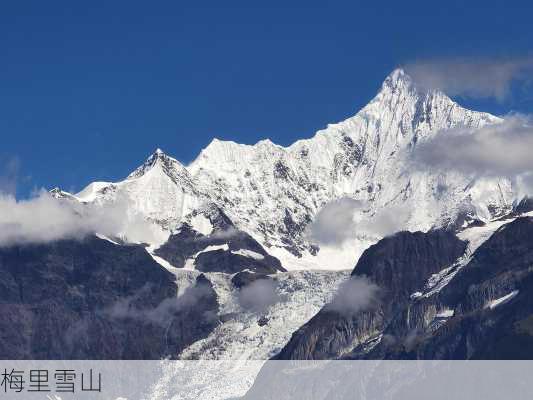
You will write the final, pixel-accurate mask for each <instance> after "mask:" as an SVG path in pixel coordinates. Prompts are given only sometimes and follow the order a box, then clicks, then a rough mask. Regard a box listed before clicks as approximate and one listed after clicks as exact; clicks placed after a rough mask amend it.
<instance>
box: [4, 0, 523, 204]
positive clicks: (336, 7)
mask: <svg viewBox="0 0 533 400" xmlns="http://www.w3.org/2000/svg"><path fill="white" fill-rule="evenodd" d="M9 3H10V4H9ZM254 3H255V4H254ZM287 3H289V2H286V1H285V2H275V1H269V2H251V1H247V2H220V1H219V2H181V1H173V2H135V1H128V2H118V1H114V2H110V1H105V2H99V1H94V2H43V1H35V2H32V1H25V2H3V3H2V5H0V49H1V51H2V53H1V54H2V55H1V57H2V62H1V63H0V89H1V90H0V134H1V137H2V139H3V140H2V146H1V148H0V168H2V169H3V170H4V171H3V172H2V170H0V176H3V178H2V179H4V180H6V179H7V178H6V175H10V174H11V175H13V174H14V173H15V172H16V174H17V175H18V180H17V195H18V196H19V197H24V196H27V195H28V194H29V193H30V192H31V191H32V190H33V189H35V188H39V187H46V188H50V187H53V186H56V185H59V186H61V187H62V188H64V189H66V190H74V191H76V190H79V189H81V188H82V187H83V186H85V185H86V184H87V183H89V182H90V181H93V180H118V179H121V178H123V177H124V176H125V175H127V174H128V173H129V172H130V171H131V170H132V169H133V168H135V167H136V166H137V165H138V164H140V163H141V162H142V161H143V160H144V159H145V158H146V157H147V156H148V155H149V154H150V153H151V152H152V151H153V150H154V149H155V148H156V147H161V148H163V149H164V150H165V151H166V152H167V153H169V154H171V155H173V156H175V157H177V158H178V159H180V160H181V161H183V162H184V163H187V162H189V161H191V160H192V159H193V158H194V157H195V156H196V155H197V154H198V152H199V151H200V150H201V149H202V148H203V147H205V146H206V145H207V144H208V143H209V142H210V141H211V139H212V138H213V137H217V138H221V139H229V140H234V141H237V142H241V143H250V144H252V143H255V142H257V141H258V140H260V139H263V138H267V137H268V138H270V139H271V140H272V141H274V142H276V143H279V144H283V145H287V144H290V143H292V142H293V141H294V140H296V139H298V138H302V137H309V136H312V135H313V133H314V132H315V131H316V130H318V129H320V128H322V127H324V126H325V125H326V124H327V123H329V122H336V121H339V120H342V119H344V118H346V117H348V116H351V115H353V114H354V113H355V112H356V111H357V110H358V109H359V108H361V107H362V106H363V105H365V104H366V103H367V102H368V100H369V99H371V98H372V97H373V95H374V94H375V93H376V91H377V90H378V88H379V86H380V85H381V82H382V81H383V79H384V78H385V76H386V75H387V74H388V73H389V72H390V71H391V70H392V69H393V68H394V67H396V66H397V65H401V64H404V63H410V62H414V61H417V60H421V59H428V58H429V59H431V58H446V57H452V58H453V57H464V56H468V57H524V56H530V55H531V54H532V53H531V50H532V46H533V45H532V42H531V39H532V38H533V28H532V24H531V15H533V6H527V5H523V6H513V5H512V4H509V2H508V3H506V4H505V5H503V3H502V2H493V3H491V2H487V1H484V2H479V4H477V5H476V4H474V2H469V3H468V4H469V6H468V7H465V6H464V4H465V3H464V2H459V1H458V2H454V1H447V2H427V1H424V2H422V1H420V2H418V1H411V2H407V1H405V2H380V1H372V2H368V1H365V2H356V1H349V2H343V1H340V2H338V1H331V2H324V1H321V2H316V3H315V2H311V1H306V2H290V4H287ZM524 4H526V2H524ZM529 89H531V86H529ZM459 101H460V102H461V103H462V104H465V105H467V106H469V107H472V108H477V109H483V110H486V111H490V112H493V113H497V114H504V113H507V112H509V111H519V112H525V113H529V112H530V110H531V109H532V106H533V90H526V89H524V87H520V88H517V89H516V90H513V94H512V96H509V97H508V98H506V99H505V100H503V101H502V100H499V101H496V100H493V99H483V100H479V99H471V98H465V99H459ZM15 170H16V171H15ZM2 179H0V181H1V180H2Z"/></svg>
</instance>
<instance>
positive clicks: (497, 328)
mask: <svg viewBox="0 0 533 400" xmlns="http://www.w3.org/2000/svg"><path fill="white" fill-rule="evenodd" d="M532 235H533V219H531V218H518V219H516V220H515V221H513V222H510V223H509V224H507V225H504V226H503V227H502V228H500V229H499V230H498V231H497V232H495V233H494V234H493V235H492V236H491V237H490V238H489V239H488V240H487V241H486V242H485V243H484V244H483V245H481V246H480V247H479V248H478V249H477V251H476V252H475V253H474V255H473V257H472V259H471V261H470V262H469V263H468V264H467V265H466V266H465V267H464V268H463V269H461V270H460V271H459V272H458V273H457V274H456V275H455V277H454V278H453V280H452V281H451V282H450V283H449V284H448V285H447V286H445V287H444V288H443V289H442V290H441V291H440V292H439V293H438V294H436V295H434V296H432V297H431V298H428V299H423V300H419V301H414V302H413V304H412V305H411V307H410V312H411V314H415V315H416V314H419V315H422V314H424V313H423V312H422V313H421V312H420V309H421V304H426V305H428V306H429V308H428V310H429V311H430V312H429V313H426V318H425V320H424V319H421V320H420V321H418V322H416V321H413V320H411V326H410V329H409V330H408V329H406V326H405V323H399V324H398V325H397V326H396V327H395V329H390V330H389V331H388V332H387V334H388V335H389V337H390V338H393V340H392V341H390V340H389V341H388V342H387V343H380V344H379V346H376V348H375V349H373V351H372V352H370V353H369V354H367V355H366V356H365V357H366V358H392V359H398V358H400V359H401V358H417V359H531V358H533V329H532V327H533V324H532V321H533V246H532V245H531V242H530V240H531V239H530V238H531V237H532ZM495 300H498V301H496V302H495ZM436 309H447V310H453V315H452V316H450V317H449V318H446V319H445V321H441V323H439V324H437V326H435V320H436V319H437V318H435V310H436ZM407 339H408V340H407Z"/></svg>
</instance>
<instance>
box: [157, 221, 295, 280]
mask: <svg viewBox="0 0 533 400" xmlns="http://www.w3.org/2000/svg"><path fill="white" fill-rule="evenodd" d="M224 221H225V223H224V225H223V229H219V228H218V227H216V228H214V230H213V231H212V232H211V233H209V234H207V235H203V234H202V233H200V232H197V231H195V230H194V229H193V228H192V227H191V226H190V225H188V224H183V225H182V227H181V228H180V229H179V230H178V231H177V232H176V233H174V234H172V235H171V236H170V237H169V239H168V240H167V242H166V243H165V244H163V245H162V246H161V247H159V248H158V249H157V250H155V252H154V254H156V255H157V256H159V257H162V258H163V259H165V260H167V261H169V262H170V263H171V264H172V265H173V266H175V267H176V268H184V267H186V266H188V267H191V268H194V269H196V270H198V271H202V272H225V273H229V274H234V273H237V272H240V271H244V270H250V271H254V272H260V273H265V274H273V273H276V272H277V271H285V268H283V267H282V265H281V262H280V261H279V260H278V259H277V258H275V257H273V256H271V255H270V254H268V253H267V252H266V250H265V249H264V248H263V246H261V245H260V244H259V243H258V242H257V241H256V240H255V239H254V238H252V237H251V236H250V235H249V234H247V233H246V232H243V231H240V230H238V229H236V228H235V226H234V225H233V224H232V223H231V221H229V219H227V220H224ZM212 223H213V222H212Z"/></svg>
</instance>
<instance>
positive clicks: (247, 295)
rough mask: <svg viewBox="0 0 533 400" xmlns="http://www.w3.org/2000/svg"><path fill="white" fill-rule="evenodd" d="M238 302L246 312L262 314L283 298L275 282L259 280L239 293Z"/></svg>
mask: <svg viewBox="0 0 533 400" xmlns="http://www.w3.org/2000/svg"><path fill="white" fill-rule="evenodd" d="M237 301H238V302H239V305H240V306H241V307H242V308H243V309H244V310H247V311H251V312H256V313H260V312H263V311H265V310H266V309H267V308H268V307H270V306H271V305H274V304H276V303H278V302H279V301H281V297H280V295H279V294H278V292H277V291H276V283H275V282H274V281H272V280H270V279H258V280H256V281H253V282H251V283H250V284H248V285H246V286H244V287H243V288H242V289H241V290H240V291H239V293H238V295H237Z"/></svg>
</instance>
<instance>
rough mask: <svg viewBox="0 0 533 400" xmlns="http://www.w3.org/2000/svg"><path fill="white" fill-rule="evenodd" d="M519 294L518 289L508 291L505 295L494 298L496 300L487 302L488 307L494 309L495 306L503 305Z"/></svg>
mask: <svg viewBox="0 0 533 400" xmlns="http://www.w3.org/2000/svg"><path fill="white" fill-rule="evenodd" d="M517 294H518V290H513V291H512V292H511V293H508V294H506V295H505V296H502V297H499V298H497V299H494V300H492V301H490V302H489V303H488V304H487V306H486V308H490V309H491V310H492V309H493V308H496V307H498V306H501V305H502V304H505V303H507V302H508V301H509V300H511V299H512V298H513V297H515V296H516V295H517Z"/></svg>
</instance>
